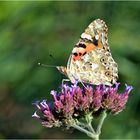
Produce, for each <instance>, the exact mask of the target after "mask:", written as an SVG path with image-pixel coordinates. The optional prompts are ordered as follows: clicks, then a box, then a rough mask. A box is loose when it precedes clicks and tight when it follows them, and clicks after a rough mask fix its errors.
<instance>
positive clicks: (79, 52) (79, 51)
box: [73, 42, 103, 61]
mask: <svg viewBox="0 0 140 140" xmlns="http://www.w3.org/2000/svg"><path fill="white" fill-rule="evenodd" d="M84 45H85V47H84V48H83V47H79V48H78V47H76V48H75V49H76V50H75V52H74V53H73V60H74V61H76V60H79V59H80V58H81V57H82V56H83V55H85V54H86V53H88V52H91V51H93V50H95V49H96V48H103V45H102V43H101V42H98V45H97V46H96V45H94V44H93V43H84Z"/></svg>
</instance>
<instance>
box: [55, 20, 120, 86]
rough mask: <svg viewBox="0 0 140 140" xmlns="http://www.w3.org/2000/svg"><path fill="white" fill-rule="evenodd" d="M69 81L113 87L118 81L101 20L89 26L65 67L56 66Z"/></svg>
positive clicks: (105, 30) (104, 25)
mask: <svg viewBox="0 0 140 140" xmlns="http://www.w3.org/2000/svg"><path fill="white" fill-rule="evenodd" d="M57 69H58V70H59V71H60V72H61V73H63V74H64V75H66V76H67V77H68V78H69V80H70V81H71V82H72V83H74V82H75V81H78V82H81V83H90V84H94V85H99V84H105V85H109V86H110V85H113V84H115V83H116V81H117V79H118V65H117V63H116V62H115V61H114V59H113V57H112V55H111V51H110V47H109V45H108V28H107V26H106V24H105V22H104V21H103V20H101V19H96V20H94V21H93V22H91V23H90V24H89V26H88V27H87V28H86V29H85V31H84V32H83V33H82V34H81V36H80V39H79V41H78V42H77V44H76V45H75V46H74V48H73V50H72V53H71V54H70V57H69V59H68V62H67V67H64V66H57Z"/></svg>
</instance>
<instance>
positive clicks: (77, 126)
mask: <svg viewBox="0 0 140 140" xmlns="http://www.w3.org/2000/svg"><path fill="white" fill-rule="evenodd" d="M72 127H74V128H76V129H78V130H79V131H81V132H84V133H86V134H87V135H88V136H89V137H91V138H93V139H95V138H96V137H97V136H96V134H93V133H92V132H90V131H88V130H86V129H84V128H82V127H80V126H79V125H76V124H75V125H72Z"/></svg>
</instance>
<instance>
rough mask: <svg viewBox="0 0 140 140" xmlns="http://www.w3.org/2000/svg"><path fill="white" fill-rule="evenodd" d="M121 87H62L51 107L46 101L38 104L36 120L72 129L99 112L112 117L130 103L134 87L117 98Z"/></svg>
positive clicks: (55, 95) (126, 89) (127, 87)
mask: <svg viewBox="0 0 140 140" xmlns="http://www.w3.org/2000/svg"><path fill="white" fill-rule="evenodd" d="M119 85H120V84H119V83H117V84H116V85H115V87H114V86H105V85H97V86H96V87H93V86H91V85H86V87H84V88H81V87H79V86H78V85H71V86H68V85H66V84H63V85H62V86H61V92H60V93H57V92H56V91H54V90H53V91H51V95H52V96H53V102H52V103H51V104H50V103H49V102H46V100H43V101H42V102H35V106H36V107H37V108H38V110H40V111H41V114H40V115H38V114H37V113H36V112H35V113H34V115H33V117H35V118H37V119H39V120H41V122H42V124H43V125H44V126H46V127H53V126H55V127H59V126H61V125H66V126H68V125H71V124H72V123H73V122H74V120H75V119H78V118H82V117H84V116H85V115H87V114H89V113H90V114H95V113H96V112H98V111H99V110H106V111H107V112H111V113H112V114H118V113H119V112H121V111H122V110H123V109H124V108H125V105H126V103H127V101H128V97H129V93H130V91H131V90H132V89H133V87H132V86H128V85H126V87H125V90H124V92H123V93H121V94H118V88H119Z"/></svg>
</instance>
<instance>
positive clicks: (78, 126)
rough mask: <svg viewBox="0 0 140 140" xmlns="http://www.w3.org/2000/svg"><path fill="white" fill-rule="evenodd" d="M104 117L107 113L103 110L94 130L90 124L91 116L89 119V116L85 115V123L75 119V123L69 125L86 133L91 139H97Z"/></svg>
mask: <svg viewBox="0 0 140 140" xmlns="http://www.w3.org/2000/svg"><path fill="white" fill-rule="evenodd" d="M106 117H107V113H106V111H105V110H104V111H103V112H102V115H101V118H100V120H99V124H98V126H97V129H96V131H94V128H93V127H92V125H91V122H92V120H93V117H92V119H91V116H87V118H86V121H87V124H85V123H81V122H79V121H77V123H74V124H73V125H72V126H71V127H74V128H75V129H78V130H79V131H81V132H84V133H86V134H87V135H88V136H89V137H91V138H92V139H95V140H99V135H100V134H101V128H102V125H103V122H104V120H105V118H106ZM89 118H90V119H89ZM86 128H87V129H86Z"/></svg>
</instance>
